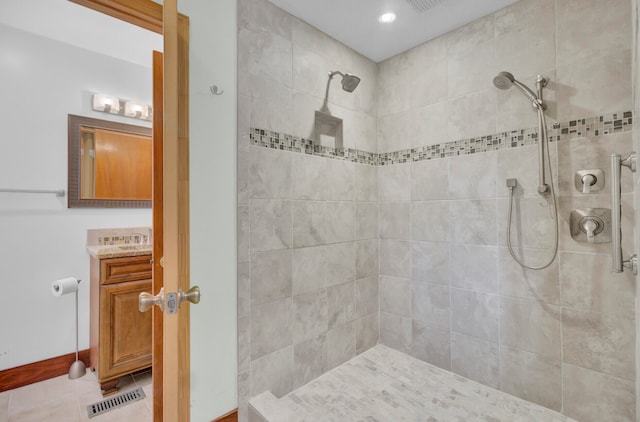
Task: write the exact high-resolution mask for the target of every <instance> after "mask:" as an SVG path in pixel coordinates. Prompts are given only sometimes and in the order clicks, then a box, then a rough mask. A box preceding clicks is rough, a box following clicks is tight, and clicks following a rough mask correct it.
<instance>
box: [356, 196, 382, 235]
mask: <svg viewBox="0 0 640 422" xmlns="http://www.w3.org/2000/svg"><path fill="white" fill-rule="evenodd" d="M355 224H356V240H363V239H377V238H378V203H377V202H356V223H355Z"/></svg>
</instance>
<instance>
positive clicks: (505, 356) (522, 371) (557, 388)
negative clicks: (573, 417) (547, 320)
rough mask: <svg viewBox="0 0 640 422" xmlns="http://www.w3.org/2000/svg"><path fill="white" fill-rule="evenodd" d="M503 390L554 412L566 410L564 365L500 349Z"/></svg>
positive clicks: (516, 351)
mask: <svg viewBox="0 0 640 422" xmlns="http://www.w3.org/2000/svg"><path fill="white" fill-rule="evenodd" d="M500 389H501V390H502V391H504V392H506V393H509V394H513V395H514V396H516V397H520V398H521V399H524V400H528V401H531V402H534V403H537V404H540V405H542V406H544V407H548V408H549V409H553V410H557V411H559V410H561V408H562V371H561V367H560V362H559V361H556V360H550V359H546V358H544V357H542V356H540V355H536V354H534V353H529V352H523V351H521V350H516V349H512V348H510V347H506V346H501V347H500Z"/></svg>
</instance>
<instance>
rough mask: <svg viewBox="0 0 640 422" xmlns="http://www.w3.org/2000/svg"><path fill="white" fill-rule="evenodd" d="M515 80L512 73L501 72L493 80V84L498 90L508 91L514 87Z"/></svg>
mask: <svg viewBox="0 0 640 422" xmlns="http://www.w3.org/2000/svg"><path fill="white" fill-rule="evenodd" d="M515 80H516V78H514V77H513V75H512V74H511V73H509V72H500V73H498V74H497V75H496V77H495V78H493V84H494V85H495V86H496V88H498V89H503V90H507V89H509V88H511V86H512V85H513V82H514V81H515Z"/></svg>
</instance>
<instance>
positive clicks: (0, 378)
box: [0, 349, 89, 393]
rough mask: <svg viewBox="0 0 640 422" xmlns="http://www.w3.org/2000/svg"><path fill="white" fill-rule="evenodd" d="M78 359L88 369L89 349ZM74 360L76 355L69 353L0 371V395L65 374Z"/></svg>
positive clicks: (82, 351) (80, 354)
mask: <svg viewBox="0 0 640 422" xmlns="http://www.w3.org/2000/svg"><path fill="white" fill-rule="evenodd" d="M78 357H79V359H80V360H81V361H83V362H84V363H85V365H87V367H88V362H89V349H87V350H81V351H80V353H79V356H78ZM75 360H76V354H75V353H69V354H68V355H63V356H58V357H55V358H51V359H45V360H41V361H40V362H34V363H28V364H26V365H22V366H16V367H15V368H9V369H5V370H3V371H0V393H1V392H3V391H7V390H13V389H14V388H19V387H24V386H25V385H29V384H33V383H36V382H40V381H45V380H48V379H50V378H55V377H59V376H60V375H64V374H67V373H68V372H69V367H70V366H71V364H72V363H73V362H75Z"/></svg>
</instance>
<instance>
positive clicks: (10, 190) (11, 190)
mask: <svg viewBox="0 0 640 422" xmlns="http://www.w3.org/2000/svg"><path fill="white" fill-rule="evenodd" d="M0 192H7V193H55V194H56V196H64V195H65V191H64V189H60V190H43V189H0Z"/></svg>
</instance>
